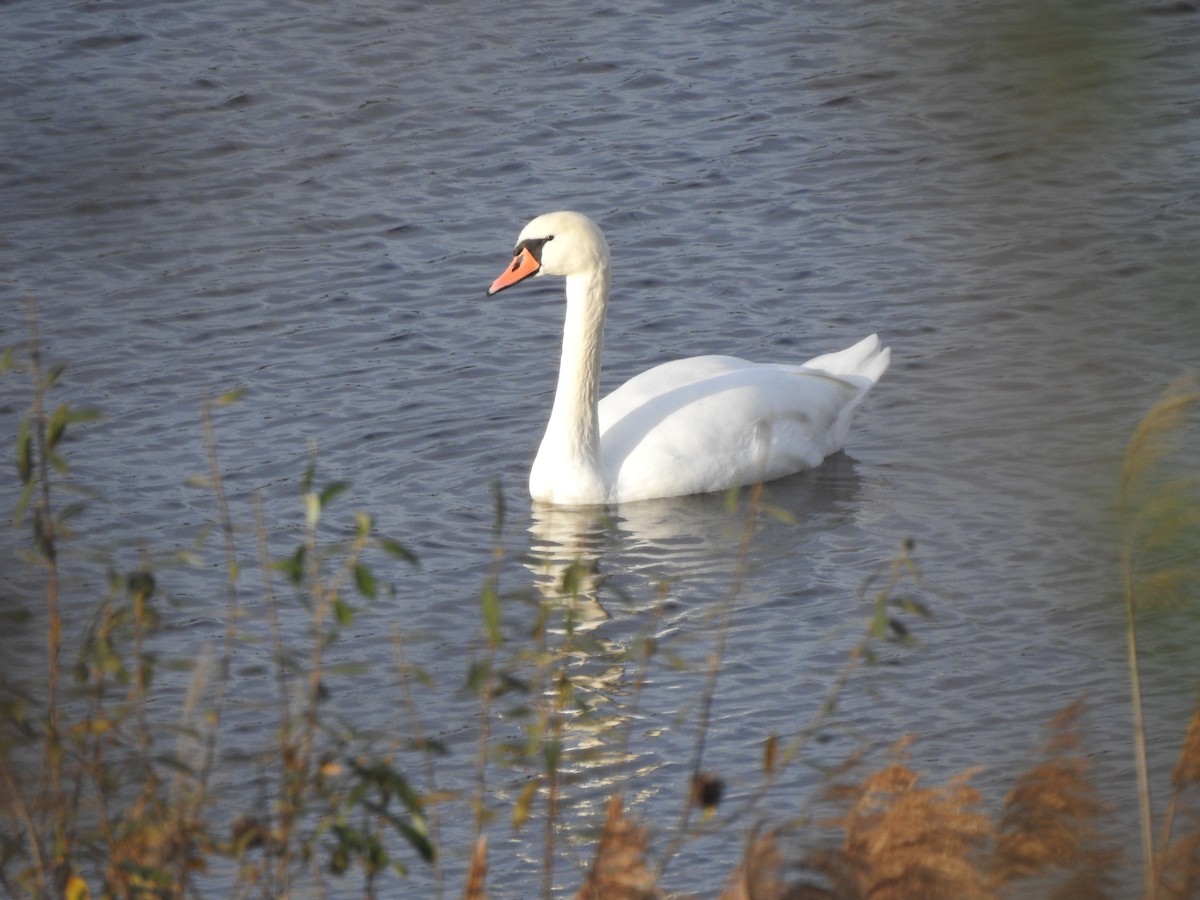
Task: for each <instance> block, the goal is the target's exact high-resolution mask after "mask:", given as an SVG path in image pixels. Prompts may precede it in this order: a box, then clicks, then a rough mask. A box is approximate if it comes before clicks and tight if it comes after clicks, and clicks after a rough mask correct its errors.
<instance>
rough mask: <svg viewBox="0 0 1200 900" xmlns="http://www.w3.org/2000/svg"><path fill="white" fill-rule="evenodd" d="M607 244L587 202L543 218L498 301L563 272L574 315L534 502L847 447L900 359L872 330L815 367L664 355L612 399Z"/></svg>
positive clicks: (685, 488) (727, 476)
mask: <svg viewBox="0 0 1200 900" xmlns="http://www.w3.org/2000/svg"><path fill="white" fill-rule="evenodd" d="M609 260H610V257H609V251H608V242H607V241H606V240H605V239H604V234H603V233H602V232H601V231H600V228H599V227H598V226H597V225H596V223H595V222H593V221H592V220H591V219H589V218H587V216H584V215H581V214H580V213H576V212H553V213H546V214H545V215H542V216H538V217H537V218H536V219H534V220H533V221H532V222H530V223H529V224H528V225H526V226H525V228H524V229H523V230H522V231H521V234H520V235H519V236H518V237H517V246H516V249H515V250H514V251H513V261H512V263H510V264H509V266H508V267H507V268H506V269H505V270H504V272H503V274H501V275H500V277H499V278H497V279H496V280H495V281H494V282H492V285H491V287H489V288H488V291H487V295H488V296H489V297H490V296H492V295H493V294H496V293H497V292H499V291H502V290H504V289H505V288H508V287H512V286H513V285H514V284H516V283H517V282H520V281H524V280H525V279H526V278H529V277H530V276H531V275H563V276H565V277H566V280H567V314H566V325H565V327H564V331H563V348H562V362H561V365H560V368H559V372H558V388H557V390H556V392H555V395H554V406H553V409H552V411H551V413H550V421H549V424H548V425H547V426H546V434H545V437H543V438H542V444H541V448H540V449H539V450H538V453H537V458H536V459H534V462H533V468H532V470H531V471H530V473H529V492H530V494H531V495H532V496H533V499H534V500H539V501H542V502H545V503H552V504H558V505H563V506H586V505H594V504H608V503H625V502H629V501H634V500H650V499H654V498H658V497H674V496H679V495H682V494H699V493H705V492H708V491H719V490H724V489H726V488H730V487H737V486H740V485H744V484H752V483H754V482H757V481H766V480H769V479H772V478H779V477H781V476H783V475H790V474H792V473H793V472H798V471H800V470H801V469H805V468H811V467H813V466H816V465H818V464H820V462H821V460H823V459H824V458H825V457H826V456H828V455H829V454H831V453H833V452H835V451H837V450H839V449H841V446H842V442H843V441H844V440H845V437H846V432H847V430H848V429H849V427H850V419H851V416H852V415H853V412H854V408H855V407H856V406H857V405H858V404H859V402H860V401H861V400H862V399H863V397H865V396H866V394H867V392H868V391H869V390H870V389H871V387H872V386H873V385H874V384H875V382H876V381H878V380H879V377H880V376H881V375H882V374H883V373H884V371H885V370H886V369H887V367H888V360H889V358H890V351H889V350H888V349H886V348H883V347H881V346H880V343H879V338H878V337H876V336H875V335H871V336H870V337H868V338H865V339H863V340H861V341H859V342H858V343H857V344H855V345H854V346H853V347H850V348H849V349H847V350H842V351H841V352H839V353H830V354H826V355H824V356H818V357H816V358H815V359H810V360H809V361H808V362H806V363H804V364H802V365H787V364H773V363H752V362H747V361H746V360H742V359H735V358H734V357H731V356H696V357H692V358H690V359H680V360H675V361H674V362H668V363H663V364H662V365H659V366H655V367H654V368H653V369H650V370H649V371H646V372H643V373H642V374H640V375H637V376H635V377H634V378H632V379H630V380H629V381H627V382H625V384H623V385H621V387H619V388H617V389H616V390H615V391H613V392H612V393H611V394H609V395H608V396H607V397H605V398H604V399H603V400H600V399H599V383H600V352H601V348H602V345H603V342H604V316H605V312H606V311H607V309H608V286H609Z"/></svg>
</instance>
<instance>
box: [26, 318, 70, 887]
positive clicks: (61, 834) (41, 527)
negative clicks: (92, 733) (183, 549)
mask: <svg viewBox="0 0 1200 900" xmlns="http://www.w3.org/2000/svg"><path fill="white" fill-rule="evenodd" d="M28 320H29V361H30V374H31V377H32V380H33V426H34V433H35V435H36V446H37V478H38V481H39V484H38V500H37V505H36V507H35V509H34V511H33V526H34V537H35V541H36V542H37V544H38V545H39V546H38V547H37V548H36V549H38V550H40V551H41V553H42V556H43V557H44V559H45V566H46V618H47V621H46V667H47V670H46V736H45V742H44V744H43V747H44V751H43V752H44V757H45V761H46V766H47V770H48V773H47V774H48V775H49V779H50V783H49V789H48V790H49V794H48V797H47V798H46V799H47V801H48V802H47V803H46V805H45V808H47V809H52V810H56V811H57V815H58V821H57V823H56V829H55V830H56V831H57V832H58V835H57V838H56V842H61V849H60V850H56V852H55V854H54V861H53V863H52V865H53V881H54V885H55V889H56V890H57V891H58V892H60V893H61V892H62V890H63V889H64V888H65V886H66V879H67V875H68V866H67V864H66V861H67V860H68V859H69V858H70V848H71V835H70V833H69V831H70V829H68V828H67V810H66V806H65V804H64V803H63V799H64V798H63V787H62V778H63V760H64V752H65V751H64V748H63V745H62V736H61V735H60V733H59V709H58V693H59V684H58V681H59V661H60V657H61V655H62V619H61V618H60V616H59V609H58V546H57V542H56V537H57V536H56V533H55V527H54V515H53V512H52V507H51V503H50V460H49V455H50V448H49V444H48V441H47V439H46V404H45V393H46V389H47V388H48V387H49V385H47V384H46V381H45V379H44V377H43V374H42V354H41V345H40V343H39V341H38V330H37V311H36V307H35V305H34V301H33V299H32V298H30V300H29V305H28ZM36 840H37V838H36V836H35V834H30V841H31V843H32V842H35V841H36Z"/></svg>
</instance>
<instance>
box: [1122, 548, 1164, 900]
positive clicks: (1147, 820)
mask: <svg viewBox="0 0 1200 900" xmlns="http://www.w3.org/2000/svg"><path fill="white" fill-rule="evenodd" d="M1132 555H1133V550H1132V548H1131V547H1130V545H1129V541H1126V543H1125V546H1124V547H1123V548H1122V558H1121V569H1122V580H1123V582H1124V584H1123V587H1124V593H1125V649H1126V663H1127V665H1128V667H1129V691H1130V695H1131V700H1132V706H1133V758H1134V769H1135V771H1136V773H1137V786H1138V815H1139V818H1140V820H1141V823H1140V825H1141V827H1140V831H1141V836H1142V860H1143V864H1142V871H1143V875H1144V882H1145V889H1146V897H1147V900H1151V898H1153V897H1154V896H1155V894H1156V893H1157V889H1156V879H1155V877H1154V871H1155V868H1154V835H1153V832H1152V828H1153V821H1154V820H1153V814H1152V812H1151V803H1150V774H1149V766H1148V764H1147V761H1146V724H1145V720H1144V718H1143V714H1142V681H1141V675H1140V672H1139V668H1138V649H1137V623H1136V616H1135V614H1134V613H1135V610H1134V594H1133V559H1132Z"/></svg>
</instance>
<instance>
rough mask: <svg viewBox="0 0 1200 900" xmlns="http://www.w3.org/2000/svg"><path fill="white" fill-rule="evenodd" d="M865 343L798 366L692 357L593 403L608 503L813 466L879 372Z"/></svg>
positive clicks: (871, 345) (871, 340)
mask: <svg viewBox="0 0 1200 900" xmlns="http://www.w3.org/2000/svg"><path fill="white" fill-rule="evenodd" d="M889 359H890V353H889V351H888V350H887V349H886V348H882V347H881V346H880V343H879V339H878V338H877V337H876V336H875V335H871V336H870V337H868V338H865V339H864V340H862V341H859V342H858V343H857V344H855V345H854V346H853V347H850V348H848V349H846V350H842V351H840V352H838V353H830V354H827V355H824V356H819V357H816V358H815V359H811V360H809V361H808V362H806V363H804V364H803V365H787V364H771V363H752V362H747V361H746V360H742V359H736V358H734V357H730V356H700V357H694V358H691V359H682V360H677V361H675V362H669V363H665V364H663V365H661V366H656V367H655V368H653V369H650V370H649V371H647V372H643V373H642V374H641V375H638V376H636V377H634V378H632V379H631V380H629V381H628V382H626V383H625V384H624V385H622V386H621V387H620V388H618V389H617V390H615V391H614V392H613V393H611V394H609V395H608V396H607V397H605V398H604V399H603V400H601V401H600V410H599V412H600V434H601V436H600V449H601V463H602V466H603V468H604V471H605V475H606V479H607V480H608V482H609V484H610V485H611V491H612V499H613V500H615V501H632V500H645V499H652V498H655V497H668V496H675V495H679V494H693V493H704V492H707V491H716V490H723V489H725V488H728V487H733V486H737V485H743V484H751V483H753V482H756V481H765V480H769V479H772V478H778V477H781V476H783V475H788V474H791V473H793V472H797V471H799V470H801V469H805V468H811V467H813V466H816V465H819V464H820V462H821V460H823V459H824V458H825V457H826V456H828V455H829V454H831V453H834V452H836V451H837V450H840V449H841V447H842V444H843V442H844V441H845V438H846V432H847V430H848V429H849V427H850V420H851V418H852V417H853V413H854V409H855V407H857V406H858V404H859V403H860V402H861V401H862V399H863V397H865V396H866V394H867V392H868V391H870V389H871V387H872V386H874V384H875V383H876V382H877V381H878V380H879V378H880V376H881V375H883V373H884V371H885V370H886V369H887V366H888V362H889Z"/></svg>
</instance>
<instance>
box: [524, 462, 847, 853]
mask: <svg viewBox="0 0 1200 900" xmlns="http://www.w3.org/2000/svg"><path fill="white" fill-rule="evenodd" d="M750 490H752V489H743V490H742V491H740V492H739V494H738V495H737V496H736V502H733V503H731V502H730V497H729V496H727V495H726V494H723V493H719V494H701V495H692V496H687V497H672V498H667V499H663V500H650V501H642V502H637V503H628V504H621V505H619V506H611V507H594V506H593V507H575V508H568V507H561V506H554V505H551V504H541V503H535V504H533V506H532V509H531V524H530V527H529V532H530V553H529V555H528V556H527V557H526V559H525V565H526V567H527V569H528V571H529V572H530V573H531V577H532V581H533V584H534V585H535V586H536V594H537V597H538V599H539V601H540V603H541V616H542V622H543V625H542V628H543V629H544V630H543V640H544V641H545V642H546V650H547V651H548V652H546V653H544V654H543V655H542V658H543V660H553V662H552V663H550V664H551V665H552V666H554V667H556V668H557V671H556V672H553V673H548V674H549V677H543V678H542V679H541V683H542V684H543V685H545V692H546V693H545V695H544V698H543V699H544V701H545V702H546V703H548V704H553V703H555V702H556V699H558V698H561V697H562V692H563V691H564V685H565V686H566V687H565V690H566V691H567V693H568V694H569V697H570V700H569V702H566V703H562V704H560V706H559V709H558V712H557V715H558V722H557V724H558V728H559V731H558V734H559V737H560V740H561V746H562V753H561V757H560V760H561V762H560V770H561V771H560V776H561V781H560V783H559V789H560V790H562V791H563V792H564V793H566V794H567V796H568V797H569V802H568V803H567V805H566V806H565V807H564V809H570V810H571V812H570V816H569V818H570V819H571V820H572V821H573V822H575V823H577V824H578V825H579V826H580V828H578V829H576V828H573V827H568V828H567V830H566V837H567V839H568V840H570V841H574V840H575V839H576V837H578V838H579V840H580V841H581V842H582V843H585V844H586V839H585V838H583V837H582V835H581V834H580V835H577V834H576V832H577V831H578V832H583V831H586V827H585V826H586V825H588V824H590V825H594V824H595V821H596V820H595V818H594V817H602V816H603V812H604V803H605V800H606V799H607V798H608V796H609V795H611V794H612V793H613V792H614V791H617V790H620V791H622V792H623V793H624V794H625V797H626V801H627V802H629V803H638V802H640V801H641V800H645V799H647V798H648V797H650V796H652V795H654V794H656V793H658V792H659V791H661V790H663V787H664V786H663V784H662V781H663V779H662V777H661V774H660V775H659V777H657V778H656V777H654V775H655V773H661V771H662V770H664V769H667V768H675V767H677V766H678V765H679V763H680V759H681V757H680V755H679V749H680V747H681V746H686V745H687V743H688V742H689V741H690V740H691V738H690V737H688V735H689V734H690V732H691V730H692V729H693V723H690V722H689V721H688V714H689V711H691V710H693V709H694V707H695V701H696V699H697V698H698V697H699V694H700V691H701V690H702V685H703V678H702V677H700V676H701V669H702V667H703V660H704V658H705V656H706V654H707V652H708V650H709V649H710V647H711V641H712V639H713V638H714V637H715V629H716V628H717V627H719V621H720V618H721V617H718V616H714V615H712V614H713V613H714V612H716V611H717V610H718V609H720V608H722V605H723V601H725V600H731V601H732V602H734V603H737V602H738V598H737V597H732V596H731V591H733V590H734V589H735V588H734V585H735V580H736V579H737V578H738V576H739V573H740V572H744V571H746V570H748V571H749V572H750V573H751V577H750V579H749V581H748V582H747V583H746V590H747V591H748V592H750V591H760V590H761V588H759V587H755V583H756V582H755V579H754V577H753V572H754V571H755V570H756V569H758V568H759V563H760V562H762V561H763V560H766V559H768V558H778V557H779V556H781V555H784V556H787V557H788V558H794V557H795V555H796V554H797V553H803V552H804V551H803V550H797V548H798V547H804V546H805V544H806V543H808V542H809V541H810V540H811V539H813V537H814V536H819V534H821V533H825V532H828V531H830V530H832V529H837V528H839V527H841V526H843V525H845V524H846V523H848V522H851V521H853V520H854V519H855V518H856V517H857V516H858V514H859V499H858V498H857V496H856V495H857V494H858V490H859V483H858V478H857V475H856V473H855V471H854V463H853V460H851V459H850V458H849V457H848V456H846V455H845V454H837V455H835V456H833V457H831V458H830V459H829V460H827V461H826V463H825V464H824V465H823V466H821V467H820V468H819V469H817V470H814V471H811V472H806V473H803V474H801V475H798V476H795V477H793V478H786V479H783V480H779V481H775V482H772V483H771V484H770V485H768V486H767V487H766V491H765V493H764V495H763V496H764V501H765V502H766V503H769V504H771V505H774V506H776V507H778V508H780V509H782V510H785V511H786V512H788V513H790V515H791V517H793V519H794V521H791V522H784V521H780V518H782V517H780V518H771V517H769V516H765V515H759V516H757V517H756V518H752V513H751V511H750V509H749V500H748V497H749V492H750ZM747 528H751V529H753V532H752V533H751V538H752V539H751V541H750V543H749V545H748V546H749V550H748V553H746V552H744V551H743V545H744V542H745V539H746V536H747ZM759 544H761V547H762V549H761V551H760V550H756V546H758V545H759ZM760 553H761V554H762V555H761V556H760V555H759V554H760ZM798 577H802V576H799V575H798ZM769 589H770V588H768V590H769ZM736 615H737V611H736V608H735V609H734V616H735V617H736ZM647 640H652V641H653V642H654V643H653V645H650V644H647V643H646V642H647ZM652 646H653V647H654V648H657V649H654V650H653V652H652V651H651V647H652ZM677 652H678V653H679V655H680V656H687V657H690V658H693V659H694V662H693V663H692V666H691V668H690V670H688V669H682V670H681V669H680V668H679V667H678V666H676V665H674V664H672V663H670V662H664V659H667V658H671V659H673V660H674V659H677V658H678V657H677V656H676V653H677ZM664 699H666V700H669V702H670V703H671V704H673V708H670V709H662V708H660V707H661V706H662V703H663V700H664ZM669 731H676V732H678V735H676V736H670V737H669V739H668V740H667V741H661V740H655V738H656V737H658V736H660V735H663V734H664V733H666V732H669ZM647 738H650V740H647ZM681 742H682V743H681ZM680 790H683V788H682V785H681V786H680ZM679 796H682V795H679ZM677 808H678V807H677V806H676V809H677ZM592 837H594V835H593V836H592Z"/></svg>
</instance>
